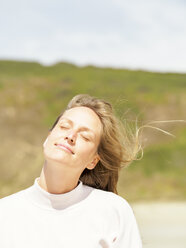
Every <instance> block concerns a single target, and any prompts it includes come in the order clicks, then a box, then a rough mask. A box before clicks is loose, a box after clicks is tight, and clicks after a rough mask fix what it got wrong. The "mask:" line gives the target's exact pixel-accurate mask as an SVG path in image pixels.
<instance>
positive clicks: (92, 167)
mask: <svg viewBox="0 0 186 248" xmlns="http://www.w3.org/2000/svg"><path fill="white" fill-rule="evenodd" d="M99 160H100V157H99V155H98V154H97V155H96V156H95V157H94V159H93V160H92V162H90V163H89V164H88V165H87V167H86V168H87V169H89V170H92V169H94V168H95V166H96V165H97V163H98V162H99Z"/></svg>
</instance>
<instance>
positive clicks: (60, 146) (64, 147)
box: [55, 143, 74, 154]
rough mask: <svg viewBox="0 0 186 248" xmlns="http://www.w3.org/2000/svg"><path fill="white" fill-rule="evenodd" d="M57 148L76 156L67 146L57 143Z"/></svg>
mask: <svg viewBox="0 0 186 248" xmlns="http://www.w3.org/2000/svg"><path fill="white" fill-rule="evenodd" d="M55 146H57V147H59V148H60V149H63V150H65V151H67V152H69V153H72V154H74V152H73V151H72V150H71V149H70V147H68V146H66V145H63V144H60V143H59V144H58V143H55Z"/></svg>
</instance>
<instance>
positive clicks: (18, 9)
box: [0, 0, 186, 73]
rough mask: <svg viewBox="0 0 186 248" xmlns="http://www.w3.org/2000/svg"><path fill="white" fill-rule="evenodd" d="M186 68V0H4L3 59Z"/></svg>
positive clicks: (0, 1)
mask: <svg viewBox="0 0 186 248" xmlns="http://www.w3.org/2000/svg"><path fill="white" fill-rule="evenodd" d="M2 59H6V60H7V59H8V60H25V61H36V62H39V63H41V64H43V65H52V64H55V63H58V62H62V61H63V62H69V63H73V64H76V65H79V66H85V65H95V66H99V67H113V68H127V69H135V70H136V69H137V70H139V69H140V70H148V71H160V72H180V73H186V0H65V1H64V0H0V60H2Z"/></svg>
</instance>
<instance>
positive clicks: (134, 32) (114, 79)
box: [0, 0, 186, 248]
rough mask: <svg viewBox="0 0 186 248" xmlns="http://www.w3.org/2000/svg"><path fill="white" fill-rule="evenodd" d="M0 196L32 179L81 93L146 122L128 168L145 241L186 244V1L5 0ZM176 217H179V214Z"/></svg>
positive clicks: (0, 19) (0, 41) (123, 191)
mask: <svg viewBox="0 0 186 248" xmlns="http://www.w3.org/2000/svg"><path fill="white" fill-rule="evenodd" d="M0 6H1V7H0V34H1V35H0V138H1V142H0V198H2V197H5V196H8V195H10V194H12V193H15V192H17V191H19V190H22V189H25V188H26V187H29V186H31V185H32V184H33V182H34V179H35V178H36V177H38V176H39V175H40V172H41V168H42V165H43V155H42V144H43V142H44V140H45V138H46V136H47V134H48V131H49V128H50V127H51V126H52V124H53V122H54V121H55V119H56V117H57V116H58V114H59V113H60V112H61V111H62V110H63V109H64V108H65V107H66V104H67V103H68V102H69V100H70V99H71V98H72V97H73V96H74V95H76V94H81V93H87V94H90V95H93V96H96V97H100V98H103V99H105V100H108V101H109V102H110V103H112V104H113V107H114V109H115V112H116V115H117V116H118V117H119V118H120V119H121V120H122V121H124V122H126V121H127V123H128V124H129V126H131V128H134V124H135V121H136V118H137V119H138V126H141V125H143V124H145V123H148V122H151V121H167V122H162V123H159V124H158V123H154V124H153V126H154V127H157V128H161V129H163V130H165V131H167V132H170V133H171V134H173V135H174V137H173V136H170V135H167V134H166V133H163V132H161V131H158V129H152V128H144V129H143V135H142V142H143V146H144V154H143V158H142V160H139V161H134V162H133V163H132V164H131V165H130V166H129V167H128V168H124V169H123V170H122V171H121V174H120V179H119V183H118V191H119V194H120V195H121V196H122V197H124V198H125V199H126V200H127V201H128V202H129V203H130V204H131V206H132V207H133V210H134V213H135V216H136V218H137V221H138V224H139V229H140V231H141V236H142V240H143V243H144V247H145V248H161V247H163V248H166V247H169V248H173V247H175V248H183V247H186V228H185V226H186V176H185V175H186V153H185V149H186V123H185V122H179V121H175V122H170V120H185V121H186V111H185V110H186V49H185V44H186V15H185V13H186V2H185V1H184V0H177V1H176V0H163V1H160V0H157V1H152V0H150V1H145V0H142V1H137V0H134V1H129V0H126V1H123V0H102V1H98V0H94V1H90V0H86V1H85V0H79V1H78V0H76V1H75V0H69V1H63V0H60V1H59V0H53V1H48V0H45V1H44V0H37V1H36V0H32V1H23V0H14V1H13V0H6V1H3V0H0ZM175 216H176V217H175Z"/></svg>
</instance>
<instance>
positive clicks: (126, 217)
mask: <svg viewBox="0 0 186 248" xmlns="http://www.w3.org/2000/svg"><path fill="white" fill-rule="evenodd" d="M37 180H38V178H36V179H35V182H34V184H33V185H32V186H30V187H28V188H26V189H24V190H22V191H19V192H17V193H14V194H12V195H9V196H6V197H4V198H2V199H1V200H0V247H1V248H111V247H112V248H141V247H142V242H141V238H140V233H139V230H138V225H137V222H136V219H135V217H134V213H133V210H132V208H131V206H130V205H129V203H128V202H127V201H126V200H125V199H123V198H122V197H120V196H118V195H116V194H114V193H112V192H107V191H103V190H99V189H95V188H92V187H89V186H87V185H84V184H83V183H82V181H79V184H78V185H77V187H76V188H75V189H73V190H72V191H70V192H67V193H64V194H51V193H48V192H47V191H45V190H44V189H42V188H41V187H40V185H39V184H38V181H37Z"/></svg>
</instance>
